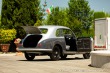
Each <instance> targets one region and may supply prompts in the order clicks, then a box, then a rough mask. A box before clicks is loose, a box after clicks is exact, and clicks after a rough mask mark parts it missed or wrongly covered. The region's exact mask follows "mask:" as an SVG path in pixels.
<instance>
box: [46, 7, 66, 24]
mask: <svg viewBox="0 0 110 73" xmlns="http://www.w3.org/2000/svg"><path fill="white" fill-rule="evenodd" d="M67 21H68V17H67V9H64V8H59V7H55V8H53V10H52V12H51V14H49V15H48V16H47V25H48V24H49V25H63V26H66V25H67Z"/></svg>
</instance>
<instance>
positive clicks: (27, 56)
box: [24, 52, 35, 61]
mask: <svg viewBox="0 0 110 73" xmlns="http://www.w3.org/2000/svg"><path fill="white" fill-rule="evenodd" d="M24 55H25V58H26V59H27V60H28V61H32V60H33V59H34V58H35V54H31V53H26V52H25V53H24Z"/></svg>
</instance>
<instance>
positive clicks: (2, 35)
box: [0, 29, 16, 44]
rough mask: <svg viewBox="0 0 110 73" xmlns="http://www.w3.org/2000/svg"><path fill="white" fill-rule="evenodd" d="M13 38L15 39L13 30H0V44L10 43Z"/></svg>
mask: <svg viewBox="0 0 110 73" xmlns="http://www.w3.org/2000/svg"><path fill="white" fill-rule="evenodd" d="M14 38H16V30H15V29H0V44H7V43H10V41H11V40H13V39H14Z"/></svg>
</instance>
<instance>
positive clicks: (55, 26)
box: [38, 25, 69, 29]
mask: <svg viewBox="0 0 110 73" xmlns="http://www.w3.org/2000/svg"><path fill="white" fill-rule="evenodd" d="M38 28H47V29H49V28H51V29H52V28H53V29H58V28H66V29H69V28H68V27H66V26H59V25H43V26H38Z"/></svg>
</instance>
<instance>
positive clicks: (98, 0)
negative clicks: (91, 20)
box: [0, 0, 110, 15]
mask: <svg viewBox="0 0 110 73" xmlns="http://www.w3.org/2000/svg"><path fill="white" fill-rule="evenodd" d="M44 1H45V0H41V6H42V5H43V4H44ZM46 1H47V7H46V8H49V7H50V6H51V5H53V6H54V7H56V6H59V7H62V8H65V7H68V1H69V0H46ZM87 1H88V2H89V5H90V8H91V9H92V10H94V11H104V12H107V13H110V0H87ZM1 8H2V0H0V15H1Z"/></svg>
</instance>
